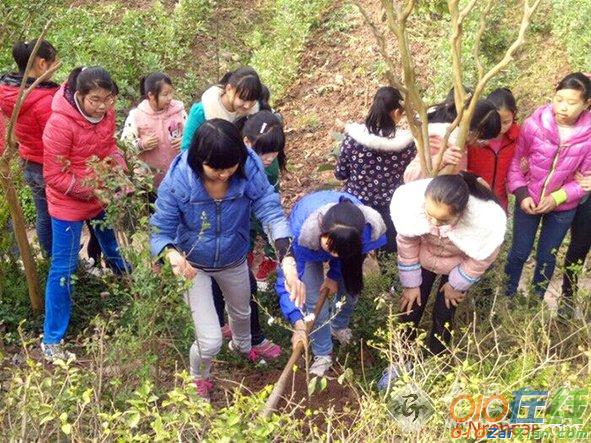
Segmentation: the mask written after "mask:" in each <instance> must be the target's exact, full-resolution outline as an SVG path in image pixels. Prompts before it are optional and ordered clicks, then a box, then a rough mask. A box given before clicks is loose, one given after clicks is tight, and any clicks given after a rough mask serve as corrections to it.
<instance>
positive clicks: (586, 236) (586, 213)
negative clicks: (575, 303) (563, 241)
mask: <svg viewBox="0 0 591 443" xmlns="http://www.w3.org/2000/svg"><path fill="white" fill-rule="evenodd" d="M589 223H591V197H589V198H587V200H586V201H585V202H584V203H582V204H580V205H579V207H578V208H577V210H576V213H575V218H574V220H573V223H572V225H571V228H570V245H569V247H568V251H567V252H566V258H565V260H564V268H565V272H564V278H563V281H562V295H564V296H565V297H572V296H573V294H574V293H575V292H576V291H577V284H578V281H579V273H580V271H579V270H578V269H577V266H576V265H579V264H584V263H585V258H586V257H587V254H588V253H589V249H591V227H590V226H589ZM573 265H575V266H573Z"/></svg>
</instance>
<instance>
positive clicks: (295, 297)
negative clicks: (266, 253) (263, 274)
mask: <svg viewBox="0 0 591 443" xmlns="http://www.w3.org/2000/svg"><path fill="white" fill-rule="evenodd" d="M281 269H282V270H283V275H284V276H285V289H287V292H289V299H290V300H291V301H292V302H293V303H294V305H295V306H296V308H300V309H301V308H302V307H303V306H304V303H305V302H306V286H305V285H304V283H303V282H302V281H301V280H300V279H299V278H298V270H297V268H296V263H295V260H294V258H293V257H285V258H284V259H283V261H282V262H281Z"/></svg>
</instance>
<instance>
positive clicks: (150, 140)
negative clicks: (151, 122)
mask: <svg viewBox="0 0 591 443" xmlns="http://www.w3.org/2000/svg"><path fill="white" fill-rule="evenodd" d="M157 147H158V137H156V136H155V135H150V136H148V137H147V138H145V139H143V140H142V149H143V150H144V151H149V150H151V149H156V148H157Z"/></svg>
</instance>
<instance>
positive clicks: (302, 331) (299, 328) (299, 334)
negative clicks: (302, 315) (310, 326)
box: [291, 320, 308, 349]
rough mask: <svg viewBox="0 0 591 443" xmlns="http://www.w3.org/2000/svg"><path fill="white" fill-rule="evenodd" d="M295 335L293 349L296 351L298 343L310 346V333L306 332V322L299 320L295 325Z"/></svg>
mask: <svg viewBox="0 0 591 443" xmlns="http://www.w3.org/2000/svg"><path fill="white" fill-rule="evenodd" d="M293 326H294V329H293V334H292V336H291V347H292V349H295V348H296V346H297V345H298V343H300V342H301V343H302V345H304V347H306V346H308V333H307V331H306V323H305V322H304V320H298V321H296V322H295V324H294V325H293Z"/></svg>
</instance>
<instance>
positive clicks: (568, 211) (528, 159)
mask: <svg viewBox="0 0 591 443" xmlns="http://www.w3.org/2000/svg"><path fill="white" fill-rule="evenodd" d="M590 104H591V80H589V79H588V78H587V77H586V76H585V75H583V74H582V73H580V72H577V73H574V74H570V75H567V76H566V77H565V78H564V79H562V81H561V82H560V83H559V84H558V86H557V87H556V93H555V94H554V98H553V99H552V103H551V104H547V105H544V106H542V107H540V108H539V109H538V110H536V111H535V112H534V113H533V115H531V116H530V117H529V118H528V119H527V120H526V121H525V122H524V124H523V127H522V130H521V134H520V136H519V139H518V140H517V150H516V151H515V157H514V158H513V161H512V163H511V168H510V169H509V176H508V181H509V191H510V192H512V193H513V194H515V197H516V203H515V216H514V221H513V244H512V245H511V251H510V252H509V257H508V259H507V265H506V267H505V273H506V274H507V277H508V283H507V288H506V294H507V295H508V296H513V295H514V294H515V292H516V291H517V286H518V284H519V279H520V277H521V272H522V270H523V265H524V263H525V261H526V260H527V258H528V257H529V254H530V252H531V250H532V248H533V245H534V239H535V237H536V233H537V231H538V225H539V224H540V222H541V224H542V228H541V232H540V237H539V240H538V245H537V249H536V250H537V252H536V267H535V271H534V278H533V291H534V294H535V295H537V296H538V297H539V298H540V299H542V298H543V297H544V293H545V292H546V288H547V287H548V282H549V281H550V279H551V278H552V274H553V272H554V267H555V265H556V256H555V251H556V250H558V248H559V247H560V244H561V243H562V240H563V239H564V236H565V235H566V233H567V231H568V229H569V228H570V226H571V223H572V221H573V218H574V216H575V211H576V208H577V206H578V204H579V202H580V201H581V199H582V198H583V197H584V195H585V191H584V190H583V188H582V187H581V186H580V184H579V183H578V182H577V180H576V179H575V175H576V174H577V172H580V173H583V174H586V173H588V172H591V113H590V112H589V111H588V110H587V108H588V107H589V105H590ZM524 165H527V167H523V166H524Z"/></svg>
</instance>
